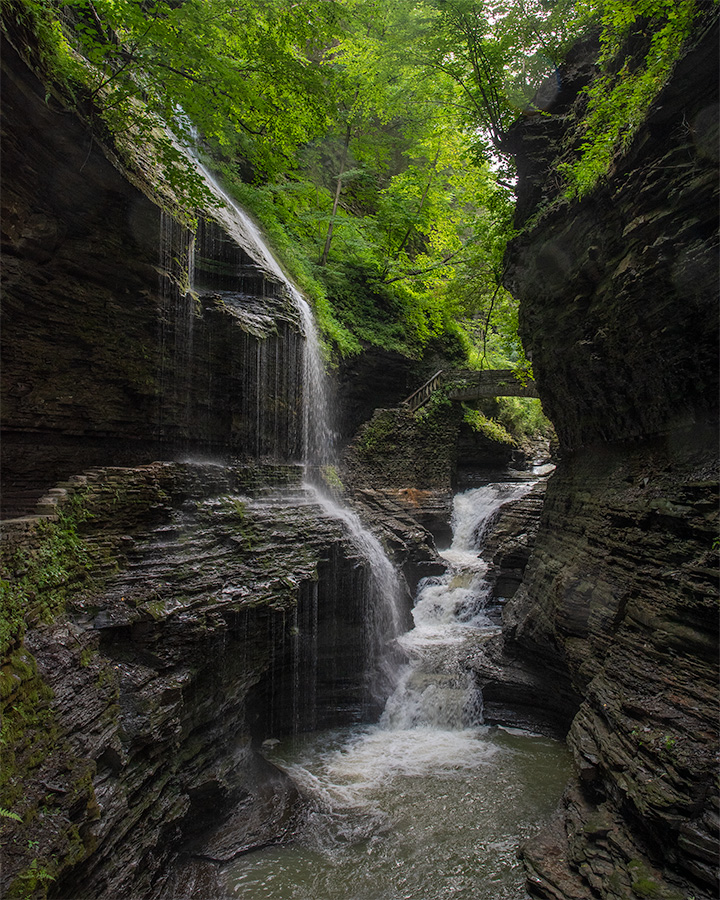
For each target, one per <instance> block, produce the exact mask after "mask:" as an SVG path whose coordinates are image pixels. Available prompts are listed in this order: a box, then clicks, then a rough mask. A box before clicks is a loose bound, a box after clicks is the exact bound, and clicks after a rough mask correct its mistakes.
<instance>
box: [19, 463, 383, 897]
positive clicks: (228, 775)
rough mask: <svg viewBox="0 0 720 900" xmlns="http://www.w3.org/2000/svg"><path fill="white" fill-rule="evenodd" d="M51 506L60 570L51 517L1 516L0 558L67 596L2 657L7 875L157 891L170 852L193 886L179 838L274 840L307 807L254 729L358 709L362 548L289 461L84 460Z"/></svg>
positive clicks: (240, 848)
mask: <svg viewBox="0 0 720 900" xmlns="http://www.w3.org/2000/svg"><path fill="white" fill-rule="evenodd" d="M52 507H54V508H55V510H56V514H57V515H59V519H57V520H56V523H60V524H61V525H62V527H63V528H65V529H66V531H67V532H68V533H70V532H71V533H72V534H73V540H74V541H75V542H76V550H77V552H76V554H75V564H74V565H73V566H72V567H70V566H68V565H65V567H64V568H62V570H60V568H58V571H57V574H55V573H54V571H53V567H54V566H58V567H59V566H60V565H61V561H62V559H64V560H67V559H68V554H67V552H66V551H65V550H64V551H63V553H62V556H61V558H59V559H58V560H57V561H56V562H52V560H53V559H54V558H53V557H52V548H53V546H55V544H54V543H53V542H57V541H58V540H59V536H58V535H59V532H58V531H56V530H49V529H50V526H51V525H53V524H56V523H53V521H52V520H49V519H47V518H45V519H42V518H41V519H26V520H20V521H18V522H16V523H14V524H11V525H9V526H8V527H6V528H5V530H4V533H3V578H5V579H8V581H13V582H15V583H22V579H23V578H25V593H26V595H27V596H28V597H30V598H31V600H32V603H33V604H34V606H33V608H36V609H38V610H39V611H40V612H38V617H41V616H42V612H41V611H42V610H43V609H46V608H49V607H50V601H51V599H53V602H55V603H56V607H55V611H56V613H57V612H58V610H57V602H56V601H57V595H58V594H59V593H62V595H63V597H64V601H65V606H64V612H63V611H60V612H59V614H58V615H56V617H55V619H54V621H52V622H47V623H43V622H42V621H36V623H35V625H34V626H31V627H30V629H29V631H28V633H27V634H26V636H25V640H24V642H23V643H18V642H17V641H16V642H15V644H14V646H13V648H12V650H11V653H10V654H9V657H8V659H7V661H6V663H5V665H4V667H3V671H2V702H3V723H4V724H3V728H4V735H5V743H4V747H3V751H2V753H3V759H2V781H3V783H2V789H3V797H4V801H5V802H6V804H8V805H10V806H11V807H12V809H13V811H14V812H15V813H16V814H17V815H19V816H20V817H21V818H22V820H23V821H22V822H16V821H14V820H11V819H7V818H3V819H2V830H3V871H2V880H3V896H8V897H13V896H21V895H23V896H24V894H23V891H25V890H26V889H27V888H28V886H30V887H31V888H32V886H33V885H35V886H36V887H38V886H40V885H41V884H43V882H42V878H43V877H50V876H51V877H52V878H53V879H54V880H53V881H52V882H51V883H50V890H49V895H50V896H55V897H69V896H72V897H96V898H100V897H107V898H110V897H113V898H114V897H119V896H134V897H137V896H151V895H154V894H155V893H158V892H160V891H162V890H163V884H164V882H165V879H166V878H167V877H168V871H171V872H172V878H171V882H168V884H171V885H175V887H174V888H172V890H175V889H177V890H178V891H179V890H180V887H179V884H180V883H181V882H182V883H184V884H188V883H190V884H195V883H196V882H197V881H198V879H201V880H202V879H204V880H205V883H206V886H207V884H209V883H210V881H208V879H210V880H211V875H212V867H210V869H208V866H207V864H205V865H204V866H201V867H200V869H202V871H200V869H198V867H197V866H196V865H195V864H194V863H192V865H190V863H191V862H192V860H194V859H196V858H198V857H202V859H204V860H206V861H207V860H210V861H215V862H218V863H219V862H224V861H227V860H229V859H231V858H232V857H233V856H235V855H237V854H238V853H241V852H244V851H246V850H248V849H251V848H253V847H258V846H263V845H265V844H268V843H274V842H278V841H282V840H284V839H286V838H287V837H288V836H289V835H290V834H291V833H292V831H293V828H294V825H295V824H296V822H297V819H298V816H300V815H302V804H301V802H300V799H299V797H298V794H297V791H296V790H295V788H294V787H293V785H292V784H291V783H290V781H289V780H288V779H287V778H286V777H285V776H284V775H283V774H282V773H280V772H278V771H277V770H275V769H273V768H272V767H271V766H269V764H268V763H266V762H265V761H264V759H263V758H262V757H261V756H260V755H259V754H258V753H257V751H256V747H257V746H258V745H259V744H260V742H262V741H263V740H264V739H266V738H269V737H273V736H275V735H280V734H283V733H287V732H289V731H293V730H295V729H310V728H317V727H323V726H327V725H336V724H342V723H347V722H352V721H356V720H358V719H359V718H360V717H361V716H362V715H363V714H364V710H365V708H366V706H367V703H368V698H367V683H366V677H365V676H366V667H367V664H368V660H369V657H370V656H371V650H370V648H369V647H368V636H367V628H366V621H367V620H368V618H372V617H373V616H374V615H376V614H377V612H376V611H373V610H372V609H371V608H370V607H369V606H368V604H369V603H370V602H371V595H370V592H369V590H368V584H369V577H370V576H369V569H368V563H367V560H366V559H365V558H364V557H362V555H361V554H360V552H359V550H358V548H357V547H356V546H355V544H354V543H353V540H352V537H351V535H350V534H349V533H348V531H347V529H346V527H345V526H344V525H343V524H342V522H340V521H338V520H337V519H333V518H332V517H330V516H328V515H327V513H326V512H325V511H324V510H323V509H322V508H320V507H318V506H317V505H314V503H313V498H312V496H309V495H308V494H307V493H306V492H304V491H302V490H301V489H300V487H299V472H298V470H297V469H295V468H292V467H275V468H270V467H265V468H263V469H260V470H259V469H257V468H247V467H230V468H226V467H217V466H197V465H195V466H193V465H181V464H169V463H154V464H151V465H147V466H143V467H139V468H134V469H121V468H111V469H108V468H105V469H96V470H91V471H90V472H88V473H87V474H86V475H85V476H82V477H77V478H74V479H73V480H72V481H71V482H67V483H65V484H63V485H61V486H59V488H58V489H57V490H56V491H55V492H54V494H52V495H51V496H50V497H48V498H47V500H46V502H45V503H44V504H43V512H44V513H47V511H48V509H50V508H52ZM39 563H41V564H42V569H41V570H40V569H39V568H38V564H39ZM33 573H34V575H33ZM35 576H36V577H35ZM338 598H342V599H343V602H342V604H338V602H337V601H338ZM29 848H30V849H29ZM179 851H181V852H182V854H183V858H184V859H185V860H186V862H185V864H183V866H182V867H181V868H179V869H177V868H173V867H172V866H171V867H170V869H168V866H169V865H170V864H171V863H172V861H173V859H175V858H176V857H177V854H178V852H179ZM188 866H190V868H188ZM39 873H44V875H40V874H39ZM203 873H204V874H203ZM178 879H179V880H178ZM165 889H166V890H170V889H171V888H170V887H166V888H165ZM180 895H181V894H180V893H178V894H177V896H180ZM166 896H170V894H166Z"/></svg>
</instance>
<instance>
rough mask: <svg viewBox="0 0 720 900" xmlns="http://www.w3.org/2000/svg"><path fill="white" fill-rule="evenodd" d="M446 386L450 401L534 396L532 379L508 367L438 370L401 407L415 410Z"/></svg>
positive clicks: (534, 388)
mask: <svg viewBox="0 0 720 900" xmlns="http://www.w3.org/2000/svg"><path fill="white" fill-rule="evenodd" d="M441 387H446V388H448V397H449V398H450V399H451V400H463V401H465V402H468V401H473V400H485V399H488V398H491V397H538V392H537V388H536V387H535V382H534V381H533V380H532V378H527V379H524V380H520V379H519V378H518V377H517V375H516V374H515V372H514V371H513V370H512V369H482V370H480V371H474V370H472V369H453V370H450V371H447V372H446V371H444V370H443V369H441V370H440V371H439V372H436V373H435V374H434V375H433V376H432V378H430V379H428V381H426V382H425V384H424V385H422V387H419V388H418V389H417V390H416V391H415V392H414V393H413V394H411V395H410V396H409V397H408V398H407V399H406V400H403V402H402V404H401V406H404V407H406V408H407V409H410V410H412V411H413V412H415V410H417V409H420V408H421V407H423V406H424V405H425V404H426V403H427V402H428V400H429V399H430V398H431V397H432V395H433V394H434V393H435V391H437V390H439V389H440V388H441Z"/></svg>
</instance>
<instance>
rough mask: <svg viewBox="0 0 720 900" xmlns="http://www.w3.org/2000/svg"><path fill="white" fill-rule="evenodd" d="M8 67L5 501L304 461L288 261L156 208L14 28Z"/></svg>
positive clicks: (28, 501) (6, 53) (24, 507)
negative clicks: (206, 464) (196, 460)
mask: <svg viewBox="0 0 720 900" xmlns="http://www.w3.org/2000/svg"><path fill="white" fill-rule="evenodd" d="M15 38H16V43H20V40H19V38H18V36H15ZM2 74H3V91H2V103H3V118H2V165H3V174H4V178H3V192H2V215H1V216H0V223H1V226H0V227H1V232H2V255H3V304H2V346H1V348H0V352H1V353H2V360H3V380H2V408H3V419H2V428H3V432H2V468H3V492H2V508H3V516H12V515H19V514H22V513H25V512H28V511H29V510H30V509H32V507H33V505H34V502H35V501H36V500H37V499H38V497H39V496H40V495H41V494H42V493H43V492H44V491H46V490H47V489H48V488H49V487H51V486H52V485H53V484H55V483H56V482H57V481H59V480H61V479H64V478H67V477H69V476H70V475H72V474H74V473H76V472H79V471H82V470H83V469H84V468H87V467H88V466H91V465H108V464H110V465H134V464H136V463H141V462H148V461H150V460H153V459H176V458H178V456H185V457H187V456H188V455H195V456H197V455H202V456H203V457H208V456H213V457H217V458H227V456H229V455H234V456H235V457H243V458H246V459H258V458H271V459H273V460H276V461H281V462H286V461H293V460H298V459H299V458H300V457H301V455H302V440H303V437H302V411H301V410H302V389H303V388H302V373H303V345H304V340H303V337H302V333H301V325H300V316H299V311H298V308H297V306H296V304H295V303H294V301H293V299H292V297H291V296H290V295H289V293H288V291H287V289H286V287H285V285H284V284H283V282H282V279H281V277H280V276H279V273H278V272H277V271H272V268H271V267H268V265H267V264H266V261H264V260H263V259H262V255H261V254H260V255H259V257H258V259H257V260H256V259H251V258H250V257H249V256H248V254H247V253H246V252H245V251H244V250H243V249H241V247H240V246H239V245H238V243H237V241H234V240H233V239H232V238H230V237H228V235H227V234H226V233H224V232H223V231H222V229H221V228H220V227H219V226H218V225H217V224H215V223H214V222H211V221H206V220H205V219H202V218H201V221H200V227H199V230H198V234H197V235H196V236H195V235H194V234H193V232H191V231H190V230H189V229H188V228H187V227H185V226H184V225H183V224H181V223H180V222H179V221H176V220H175V219H173V217H172V216H171V215H170V214H169V213H168V212H165V211H163V209H162V208H161V206H160V204H161V203H164V204H165V205H166V206H169V204H168V202H167V198H165V199H164V200H163V199H162V198H161V197H160V194H159V192H160V187H158V186H157V185H154V184H153V185H151V184H150V183H149V182H148V178H149V176H148V175H147V173H145V175H144V176H143V175H142V174H139V173H137V172H135V173H133V172H130V171H128V168H127V166H123V165H121V164H120V163H119V162H118V154H117V152H116V151H115V152H114V151H113V147H112V142H111V141H110V139H109V138H108V137H107V135H105V136H103V135H102V134H98V133H97V130H94V129H93V128H92V127H90V126H89V125H88V123H86V122H83V121H82V120H81V119H80V118H79V117H78V116H77V115H76V114H75V113H74V112H72V111H70V110H68V109H66V108H63V105H62V102H61V98H59V96H58V95H57V93H56V92H55V91H54V90H53V89H52V88H46V86H45V85H44V84H42V83H41V81H40V80H39V79H38V78H37V77H36V75H35V74H34V73H33V72H32V71H31V70H30V68H29V67H28V65H27V64H26V63H25V62H24V61H23V59H21V57H20V56H19V54H18V53H17V52H16V51H15V49H14V47H13V45H12V44H11V43H10V42H9V41H8V40H7V39H6V35H4V34H3V45H2ZM150 171H151V169H150ZM143 177H144V180H143ZM206 215H208V216H209V215H210V213H208V214H206ZM191 247H193V248H194V258H195V268H194V282H193V283H192V284H191V276H192V274H193V273H192V272H191V271H190V269H191V265H190V263H191V257H192V255H193V254H191ZM191 288H193V289H194V290H192V291H191V290H190V289H191Z"/></svg>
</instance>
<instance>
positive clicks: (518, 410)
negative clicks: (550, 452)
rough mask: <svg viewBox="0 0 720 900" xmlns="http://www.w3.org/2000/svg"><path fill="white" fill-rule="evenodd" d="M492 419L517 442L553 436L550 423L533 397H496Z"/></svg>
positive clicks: (538, 402)
mask: <svg viewBox="0 0 720 900" xmlns="http://www.w3.org/2000/svg"><path fill="white" fill-rule="evenodd" d="M494 406H495V411H494V412H493V418H494V419H495V421H497V422H498V423H499V424H500V425H502V427H503V428H505V429H506V431H508V432H509V433H510V434H511V435H512V436H513V437H514V438H515V440H517V441H518V442H520V443H522V442H523V441H524V440H527V439H531V440H532V439H537V438H545V439H549V438H551V437H552V436H553V434H554V431H553V427H552V423H551V422H550V420H549V419H548V418H547V417H546V416H545V414H544V413H543V410H542V405H541V403H540V401H539V400H537V399H535V398H533V397H497V398H496V399H495V401H494Z"/></svg>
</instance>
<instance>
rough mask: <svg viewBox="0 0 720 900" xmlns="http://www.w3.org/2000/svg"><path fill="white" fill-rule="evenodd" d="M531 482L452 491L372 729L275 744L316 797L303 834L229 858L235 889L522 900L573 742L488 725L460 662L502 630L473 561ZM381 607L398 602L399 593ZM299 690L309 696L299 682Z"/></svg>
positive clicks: (281, 761) (298, 895)
mask: <svg viewBox="0 0 720 900" xmlns="http://www.w3.org/2000/svg"><path fill="white" fill-rule="evenodd" d="M533 484H534V482H530V481H528V482H521V483H505V484H490V485H487V486H485V487H482V488H478V489H474V490H470V491H466V492H464V493H462V494H458V495H456V497H455V502H454V515H453V525H454V537H453V542H452V546H451V547H450V548H448V549H447V550H446V551H444V552H442V554H441V555H442V556H443V557H444V559H445V562H446V564H447V572H446V573H445V574H444V575H441V576H436V577H431V578H428V579H425V580H424V581H423V582H421V584H420V588H419V591H418V595H417V597H416V601H415V605H414V609H413V618H414V628H412V629H411V630H410V631H408V632H406V633H405V634H403V635H401V636H400V637H399V639H398V640H397V643H398V644H399V645H400V647H401V648H402V650H403V651H404V658H405V661H404V663H400V664H399V665H398V666H397V667H396V670H395V672H394V682H395V689H394V691H393V692H392V694H391V695H390V697H389V698H388V701H387V704H386V706H385V710H384V712H383V714H382V716H381V718H380V721H379V722H378V723H377V724H376V725H372V726H370V727H368V726H361V725H357V726H353V727H349V728H345V729H333V730H325V731H321V732H315V733H310V734H299V735H297V734H296V735H295V736H294V737H292V738H288V739H285V740H283V741H280V742H278V741H276V740H272V739H271V740H268V741H266V742H265V751H266V753H267V755H268V759H269V760H270V761H271V762H273V763H274V764H275V765H277V766H279V767H280V768H282V769H284V770H285V771H287V772H288V773H289V774H290V776H291V778H292V779H293V781H294V782H295V783H296V784H297V786H298V787H299V789H300V791H301V793H302V794H303V795H304V796H305V798H306V800H307V801H308V805H307V811H306V813H305V815H304V818H303V821H302V824H301V826H300V828H299V830H298V833H297V835H296V837H295V840H294V841H293V842H292V843H291V844H290V845H288V846H284V847H269V848H266V849H263V850H259V851H256V852H253V853H250V854H247V855H245V856H242V857H239V858H238V859H237V860H235V861H234V862H232V863H231V864H229V866H228V867H227V869H226V872H225V884H226V890H227V895H228V896H232V897H238V898H272V900H311V898H312V900H332V898H337V897H340V896H347V897H351V898H354V900H389V898H393V900H395V898H397V900H400V898H403V900H427V898H430V897H432V898H438V900H439V898H444V897H448V898H449V897H454V898H467V900H471V898H473V900H520V898H523V897H525V896H526V893H525V887H524V884H525V875H524V872H523V870H522V867H521V865H520V863H519V861H518V858H517V849H518V845H519V844H520V843H521V842H522V841H523V840H524V839H525V838H527V837H529V836H530V835H531V834H532V833H533V832H534V831H536V830H537V829H538V828H539V827H540V826H541V825H542V824H543V823H544V822H545V821H547V820H548V819H549V817H550V815H551V813H552V811H553V810H554V808H555V806H556V804H557V802H558V799H559V797H560V794H561V792H562V789H563V786H564V785H565V783H566V781H567V779H568V777H569V773H570V759H569V754H568V752H567V750H566V748H565V746H564V745H563V744H562V743H561V742H559V741H556V740H552V739H550V738H548V737H542V736H539V735H534V734H531V733H530V732H526V731H521V730H519V729H514V728H502V727H489V726H487V725H485V724H483V710H482V696H481V694H480V692H479V691H478V690H477V688H476V686H475V684H474V683H473V680H472V678H471V676H470V674H469V673H468V671H467V669H466V667H464V665H463V661H464V659H465V657H466V656H467V654H468V653H469V652H470V650H471V649H472V648H477V646H478V643H482V642H483V641H484V640H485V639H487V637H489V636H490V635H492V634H496V633H497V631H498V630H499V629H498V628H497V626H496V625H494V624H493V622H492V621H491V619H490V618H489V617H488V615H487V613H488V609H487V607H486V603H487V600H488V583H487V581H486V579H485V577H484V576H485V570H486V568H487V565H486V563H484V562H483V560H482V559H480V558H479V556H478V550H479V548H480V545H481V543H482V541H483V538H484V536H485V535H486V534H488V533H489V532H490V531H491V530H492V527H493V521H494V517H495V515H496V513H497V511H498V510H499V509H500V507H501V506H502V505H503V504H505V503H508V502H511V501H513V500H517V499H519V498H520V497H522V496H523V495H524V494H525V493H527V491H528V490H529V489H530V488H531V487H532V485H533ZM386 601H387V602H389V603H392V598H391V597H387V598H386ZM301 690H302V688H301Z"/></svg>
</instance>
